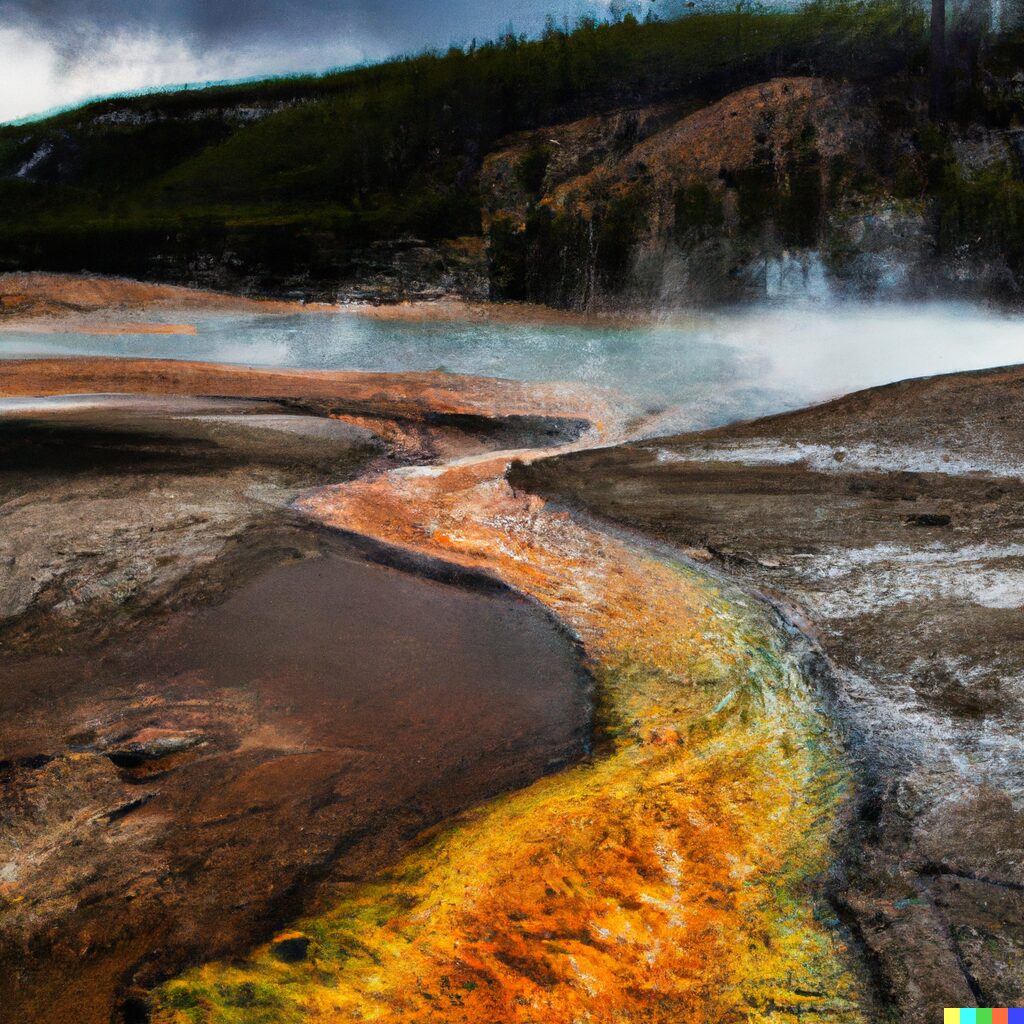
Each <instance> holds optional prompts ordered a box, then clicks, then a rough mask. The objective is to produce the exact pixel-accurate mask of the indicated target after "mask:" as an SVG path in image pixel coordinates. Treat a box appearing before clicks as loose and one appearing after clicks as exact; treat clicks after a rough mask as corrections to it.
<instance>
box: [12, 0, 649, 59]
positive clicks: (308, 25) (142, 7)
mask: <svg viewBox="0 0 1024 1024" xmlns="http://www.w3.org/2000/svg"><path fill="white" fill-rule="evenodd" d="M648 2H650V0H648ZM610 6H613V4H612V3H606V2H601V0H591V2H588V0H0V12H2V14H3V20H4V21H5V22H6V23H7V24H8V25H16V26H19V27H22V28H24V29H26V30H29V31H32V32H34V33H38V34H41V35H44V36H45V37H47V39H48V40H49V41H50V42H51V43H52V44H54V45H55V46H56V47H58V48H59V49H61V50H62V51H63V52H64V54H65V56H67V57H71V56H73V54H74V52H75V51H76V50H77V49H78V48H80V47H89V46H91V45H92V44H93V41H94V40H95V38H96V37H97V36H102V35H104V34H107V33H113V32H125V31H127V32H152V33H158V34H160V35H163V36H167V37H169V38H184V39H187V40H188V41H189V44H190V45H191V46H193V47H195V48H197V49H200V50H202V49H207V48H209V49H220V48H222V47H224V46H230V45H240V46H247V47H249V46H253V45H261V44H262V45H263V46H266V47H281V46H282V44H283V45H286V46H287V45H294V44H300V46H302V47H309V46H310V45H311V44H313V43H318V44H321V43H323V42H324V40H325V38H337V39H338V40H339V42H340V41H342V40H344V41H345V42H347V43H349V44H352V43H356V44H362V46H363V47H364V48H365V49H366V50H367V51H368V52H370V51H373V52H377V51H384V52H395V53H398V52H406V51H409V50H418V49H421V48H423V47H424V46H443V45H445V44H446V43H448V42H449V41H451V40H456V41H466V40H468V39H470V38H471V37H473V36H479V37H490V36H493V35H494V34H496V33H497V32H499V31H501V30H502V29H503V28H504V27H505V26H506V25H507V24H508V23H509V22H511V23H512V24H513V25H514V26H515V28H516V29H517V31H525V32H532V31H536V29H537V28H538V27H539V26H540V25H541V24H542V22H543V19H544V16H545V15H546V14H548V13H551V14H553V15H555V16H556V17H559V18H561V17H562V16H569V17H575V16H577V15H579V14H581V13H585V12H586V11H587V10H591V11H593V12H594V13H596V14H602V13H605V12H607V11H608V9H609V7H610ZM281 56H282V57H286V54H285V53H282V54H281Z"/></svg>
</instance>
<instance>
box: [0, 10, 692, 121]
mask: <svg viewBox="0 0 1024 1024" xmlns="http://www.w3.org/2000/svg"><path fill="white" fill-rule="evenodd" d="M672 2H673V0H0V122H3V121H10V120H15V119H17V118H22V117H26V116H29V115H32V114H38V113H41V112H43V111H45V110H50V109H52V108H54V107H59V106H66V105H70V104H74V103H79V102H82V101H84V100H87V99H92V98H95V97H97V96H104V95H109V94H112V93H118V92H125V91H132V90H136V89H144V88H151V87H154V86H161V85H171V84H173V85H178V84H185V83H196V82H206V81H218V80H222V79H232V78H245V77H250V76H254V75H270V74H284V73H289V72H298V71H320V70H326V69H328V68H333V67H345V66H349V65H352V64H358V63H361V62H364V61H375V60H380V59H382V58H385V57H388V56H393V55H396V54H403V53H412V52H418V51H420V50H423V49H425V48H427V47H447V46H448V45H449V44H450V43H459V44H463V43H468V42H469V41H470V40H471V39H473V38H474V37H476V38H478V39H490V38H493V37H494V36H496V35H498V34H500V33H501V32H503V31H504V30H505V29H506V28H507V27H508V26H509V24H510V23H511V25H512V26H513V28H514V30H515V31H516V32H520V33H528V34H534V33H536V32H538V31H539V30H540V29H541V27H542V26H543V23H544V18H545V16H546V15H547V14H551V15H553V16H555V17H556V18H557V19H559V20H561V19H562V18H564V17H568V18H569V19H571V20H574V19H575V18H577V17H579V16H580V15H585V14H592V15H595V16H597V17H608V16H614V15H615V14H617V13H623V12H624V11H625V10H630V9H632V10H637V11H644V10H647V9H648V8H650V7H651V6H652V5H653V8H654V10H657V9H658V5H659V4H663V5H664V4H670V3H672Z"/></svg>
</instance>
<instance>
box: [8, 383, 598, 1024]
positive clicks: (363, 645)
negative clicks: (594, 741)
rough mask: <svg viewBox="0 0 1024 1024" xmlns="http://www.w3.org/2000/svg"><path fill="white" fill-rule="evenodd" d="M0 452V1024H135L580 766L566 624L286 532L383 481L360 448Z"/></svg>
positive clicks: (296, 421)
mask: <svg viewBox="0 0 1024 1024" xmlns="http://www.w3.org/2000/svg"><path fill="white" fill-rule="evenodd" d="M473 443H476V442H472V441H470V445H471V446H472V444H473ZM0 449H2V453H3V455H2V459H0V466H2V469H0V521H2V523H3V526H2V528H0V552H2V554H0V558H2V561H0V600H2V602H3V621H2V624H0V644H2V646H0V723H2V727H0V804H2V806H3V812H4V828H3V829H2V832H0V962H2V963H3V965H4V970H3V971H2V972H0V1005H2V1006H3V1008H4V1010H3V1016H4V1019H5V1020H8V1019H9V1020H11V1021H18V1022H19V1024H20V1022H22V1021H24V1022H34V1021H46V1022H48V1024H49V1022H63V1021H75V1022H76V1024H87V1022H89V1024H91V1022H96V1024H100V1022H102V1024H107V1022H108V1021H111V1020H114V1021H122V1020H126V1021H129V1020H130V1021H135V1020H142V1019H145V1012H146V1011H145V1005H146V1004H145V997H144V994H143V993H144V990H146V989H148V988H150V987H152V986H153V985H155V984H157V983H159V982H160V981H161V980H163V979H164V978H166V977H168V976H169V975H171V974H173V973H175V972H177V971H179V970H181V969H183V968H184V967H186V966H187V965H189V964H191V963H196V962H200V961H203V960H206V959H209V958H211V957H217V956H225V955H234V954H235V953H237V952H239V951H241V950H244V949H246V948H248V947H249V946H250V945H251V944H252V943H253V942H254V941H259V940H260V939H261V938H262V937H264V936H266V935H269V934H271V933H272V931H273V930H274V929H275V928H277V927H279V926H280V924H281V923H282V922H283V921H285V920H288V919H290V918H292V917H294V916H295V915H297V914H299V913H301V912H302V911H303V910H304V909H308V908H309V907H310V906H312V905H313V904H315V902H316V900H317V899H318V898H324V899H331V898H333V897H334V896H336V894H337V892H338V891H339V890H344V889H345V888H346V887H347V886H348V885H350V884H352V882H353V881H354V880H357V879H358V878H360V877H362V876H363V875H364V874H365V873H366V872H369V871H372V870H373V869H374V868H376V867H378V866H379V865H380V864H381V863H383V862H385V861H387V860H389V859H390V858H393V857H394V856H396V855H397V853H398V852H400V851H401V850H402V849H404V848H405V847H406V846H407V845H408V844H409V843H410V842H412V841H413V839H414V838H415V837H416V836H417V835H418V834H419V833H420V832H421V830H423V829H424V828H426V827H428V826H430V825H431V824H433V823H435V822H437V821H440V820H442V819H444V818H446V817H449V816H451V815H452V814H455V813H457V812H459V811H460V810H462V809H464V808H466V807H468V806H471V805H472V804H474V803H476V802H478V801H479V800H480V799H482V798H484V797H487V796H489V795H492V794H494V793H497V792H500V791H502V790H504V789H508V788H511V787H514V786H517V785H520V784H522V783H524V782H526V781H529V780H530V779H533V778H535V777H537V776H538V775H540V774H543V773H544V772H547V771H552V770H554V769H556V768H557V767H559V766H560V765H562V764H564V763H566V761H567V760H571V759H573V758H574V757H577V756H579V755H580V754H581V753H582V752H583V751H584V750H585V748H586V745H587V742H588V737H589V721H590V711H589V699H588V685H589V683H588V679H587V677H586V676H585V675H584V674H583V672H582V670H581V669H580V668H579V665H578V660H577V653H576V650H575V647H574V646H573V644H572V643H571V642H570V641H569V639H568V638H567V637H566V636H564V634H563V633H562V632H561V631H560V630H559V629H558V628H557V627H556V626H555V625H554V624H553V622H552V621H551V620H550V619H549V618H548V617H547V616H546V615H544V614H543V613H541V612H540V611H539V610H538V609H536V608H535V607H534V606H532V605H530V604H529V603H527V602H525V601H523V600H518V599H515V598H513V597H512V596H511V595H510V594H509V593H508V592H506V591H503V590H502V589H501V588H500V587H497V585H495V584H494V583H493V582H491V584H490V585H484V584H483V582H481V581H477V580H476V579H475V578H474V577H471V576H469V575H467V576H465V577H460V578H458V579H453V580H450V581H448V582H441V581H439V580H432V579H425V578H420V577H415V576H412V575H410V574H408V573H405V572H401V571H399V570H397V569H394V568H390V567H388V566H387V565H386V564H382V563H384V562H386V558H385V556H384V554H382V553H381V552H377V553H375V556H374V558H375V563H376V564H371V562H370V561H368V560H367V558H366V556H365V554H364V553H363V552H361V551H359V550H357V549H356V547H355V546H354V545H353V544H352V543H350V542H347V541H346V540H344V539H343V538H342V537H340V536H339V535H338V534H335V533H332V532H329V531H323V530H318V529H315V528H313V527H311V526H310V525H308V524H307V523H305V521H303V520H301V519H300V518H299V517H298V516H297V515H295V514H293V513H291V512H289V511H288V507H287V506H288V503H289V502H290V501H291V500H292V499H293V498H294V496H295V494H296V493H297V492H298V490H300V489H301V488H303V487H308V486H312V485H314V484H317V483H320V482H322V481H323V480H325V479H330V480H338V479H344V478H346V477H348V476H351V475H353V474H354V473H356V472H359V471H365V470H366V468H367V466H368V464H370V463H372V460H381V461H382V462H383V463H385V464H386V462H387V456H386V454H385V452H384V450H383V449H382V447H381V446H380V444H378V443H376V442H373V441H372V438H371V435H370V434H369V433H368V431H367V430H366V429H364V428H362V427H359V426H356V425H354V424H351V423H345V422H339V421H336V420H327V419H321V418H316V417H311V416H304V415H298V414H296V412H295V409H294V408H293V407H291V406H289V405H287V404H285V405H281V404H280V403H275V402H252V401H248V400H244V401H239V400H231V401H220V400H216V401H215V400H206V399H203V400H191V399H190V400H179V399H173V398H159V399H157V398H154V399H150V400H145V401H142V400H139V399H131V400H127V399H116V400H115V399H110V400H107V399H95V400H93V399H90V400H89V401H88V402H85V403H84V405H83V403H82V401H80V400H76V401H75V402H70V401H69V402H66V403H64V405H63V407H61V406H60V405H58V406H56V407H54V406H44V407H43V408H37V407H31V408H29V407H26V406H23V407H22V408H21V409H20V411H18V412H17V414H16V415H11V414H10V410H8V415H6V416H4V417H3V418H0ZM300 939H301V937H297V940H296V942H294V943H292V945H290V946H288V947H287V948H286V949H283V950H282V955H288V956H293V957H295V956H298V955H299V946H300V945H301V941H299V940H300Z"/></svg>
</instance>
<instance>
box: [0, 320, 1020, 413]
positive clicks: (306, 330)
mask: <svg viewBox="0 0 1024 1024" xmlns="http://www.w3.org/2000/svg"><path fill="white" fill-rule="evenodd" d="M168 315H169V318H170V319H172V320H173V321H174V322H191V323H195V324H196V327H197V334H196V336H194V337H191V336H186V335H159V334H125V335H91V334H76V333H49V334H37V333H0V359H2V358H24V357H30V356H47V355H49V356H52V355H103V356H137V357H147V358H162V359H195V360H209V361H214V362H223V363H237V364H242V365H247V366H266V367H294V368H307V369H332V370H378V371H396V372H397V371H409V370H442V371H446V372H450V373H460V374H479V375H483V376H488V377H505V378H512V379H516V380H522V381H566V382H570V383H574V384H577V385H580V386H584V387H587V388H591V389H601V390H608V391H613V392H615V393H617V395H618V400H619V401H620V402H621V403H622V405H623V406H624V407H626V408H628V409H630V410H631V411H636V412H637V413H644V414H648V415H649V414H651V413H657V414H660V416H659V417H658V419H657V420H656V422H657V423H658V426H659V430H660V429H664V430H669V429H683V428H689V427H696V426H707V425H716V424H719V423H724V422H728V421H730V420H735V419H738V418H746V417H752V416H758V415H762V414H765V413H769V412H776V411H781V410H785V409H790V408H795V407H798V406H801V405H806V404H808V403H810V402H815V401H820V400H823V399H825V398H829V397H832V396H834V395H837V394H841V393H844V392H848V391H851V390H855V389H857V388H862V387H869V386H872V385H876V384H884V383H888V382H890V381H893V380H899V379H903V378H906V377H913V376H924V375H928V374H933V373H943V372H951V371H955V370H967V369H977V368H982V367H988V366H997V365H1005V364H1009V363H1018V362H1024V320H1022V319H1020V318H1014V317H1008V316H1004V315H1001V314H997V313H994V312H990V311H987V310H984V309H978V308H972V307H963V306H935V305H932V306H873V307H855V306H854V307H838V308H832V309H827V308H797V309H790V310H785V309H782V310H780V309H774V308H773V309H768V310H750V311H743V312H737V313H722V314H717V315H714V316H707V317H702V318H693V319H686V320H675V321H665V322H663V323H659V324H656V325H651V326H638V327H594V326H575V325H571V326H566V325H528V324H495V323H482V322H434V321H431V322H404V321H388V320H377V319H373V318H372V317H364V316H359V315H355V314H351V313H344V312H341V313H301V314H294V315H259V316H253V315H237V314H221V313H217V314H211V313H209V312H204V313H199V314H188V313H187V312H185V313H183V312H182V311H181V310H175V311H174V312H173V314H168ZM2 373H3V370H2V363H0V377H2Z"/></svg>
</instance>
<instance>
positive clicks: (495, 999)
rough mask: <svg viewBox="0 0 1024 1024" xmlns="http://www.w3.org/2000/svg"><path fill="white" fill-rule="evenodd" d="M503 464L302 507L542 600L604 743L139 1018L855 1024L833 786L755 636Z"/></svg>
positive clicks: (741, 608)
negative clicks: (830, 866) (828, 891)
mask: <svg viewBox="0 0 1024 1024" xmlns="http://www.w3.org/2000/svg"><path fill="white" fill-rule="evenodd" d="M508 460H509V456H508V453H504V454H500V455H491V456H487V457H476V458H471V459H464V460H461V461H459V462H455V463H452V464H449V465H446V466H443V467H426V468H412V469H403V470H397V471H393V472H390V473H387V474H384V475H382V476H379V477H377V478H375V479H364V480H360V481H356V482H354V483H350V484H345V485H341V486H338V487H333V488H327V489H324V490H322V491H319V492H316V493H315V494H313V495H311V496H309V497H307V498H306V499H304V500H303V501H302V502H301V504H300V507H301V508H303V509H304V510H305V511H306V512H307V513H308V514H309V515H310V516H312V517H314V518H316V519H318V520H320V521H322V522H325V523H327V524H330V525H334V526H337V527H340V528H343V529H345V530H349V531H354V532H356V533H360V534H365V535H367V536H371V537H374V538H377V539H379V540H382V541H385V542H387V543H390V544H394V545H398V546H400V547H403V548H406V549H411V550H415V551H418V552H422V553H424V554H428V555H432V556H439V557H442V558H444V559H446V560H448V561H450V562H455V563H458V564H460V565H464V566H471V567H474V568H479V569H484V570H486V571H489V572H491V573H494V574H495V575H497V576H499V577H500V578H501V579H503V580H504V581H505V582H507V583H508V584H509V585H511V586H513V587H515V588H517V589H519V590H521V591H522V592H524V593H526V594H529V595H531V596H532V597H534V598H535V599H537V600H539V601H540V602H542V603H543V604H545V605H546V606H547V607H548V608H550V609H551V610H552V611H553V612H554V613H555V614H556V615H557V616H558V617H559V618H560V619H561V620H562V621H563V622H564V623H565V624H566V625H567V626H568V627H569V628H570V629H571V630H572V631H573V632H574V633H575V634H576V635H577V636H578V637H579V639H580V640H581V641H582V643H583V645H584V647H585V650H586V654H587V658H588V662H589V664H590V666H591V668H592V670H593V672H594V674H595V677H596V680H597V687H598V706H599V709H600V720H601V725H602V728H603V729H604V732H605V735H606V737H607V741H608V742H607V744H606V746H605V747H604V748H603V749H602V750H601V752H600V754H599V756H597V757H595V759H594V760H593V761H591V762H589V763H586V764H584V765H581V766H578V767H575V768H572V769H569V770H567V771H565V772H562V773H560V774H558V775H556V776H552V777H550V778H547V779H543V780H541V781H539V782H538V783H536V784H534V785H533V786H531V787H529V788H528V789H526V790H525V791H523V792H521V793H517V794H513V795H511V796H508V797H505V798H502V799H500V800H498V801H495V802H493V803H491V804H489V805H487V806H485V807H484V808H482V809H480V810H479V811H478V812H477V813H476V814H474V815H471V816H468V817H467V819H466V820H464V821H461V822H458V823H455V825H454V826H453V827H452V828H451V829H450V830H449V831H448V832H446V833H444V834H442V835H441V836H440V837H438V838H436V839H435V840H434V841H432V842H431V843H430V844H428V845H426V846H425V847H423V848H422V849H421V850H419V851H418V852H416V853H414V854H413V855H411V856H410V857H408V858H406V859H405V860H404V861H403V862H401V863H400V864H399V865H397V866H396V867H395V868H394V869H392V870H391V871H389V872H387V873H385V874H384V875H383V876H382V877H381V878H380V879H378V880H377V881H376V882H374V883H372V884H366V885H362V886H357V887H355V888H354V889H353V891H352V892H351V893H350V894H349V895H348V896H346V897H344V898H343V899H341V901H340V902H339V904H338V905H337V906H336V907H335V908H333V909H332V910H329V911H328V912H327V913H325V914H323V915H321V916H318V917H315V918H312V919H310V920H308V921H305V922H300V923H299V924H298V927H299V928H300V929H301V930H302V931H303V933H304V934H305V935H307V936H308V937H309V938H310V940H311V945H310V953H309V956H308V957H307V959H306V960H304V961H303V962H301V963H299V964H284V963H282V962H280V960H278V959H277V958H276V957H275V955H274V953H273V950H272V948H271V947H264V948H263V949H261V950H259V951H257V953H256V954H255V956H254V958H253V959H252V960H251V961H250V962H249V963H248V964H244V965H235V966H226V965H210V966H209V967H206V968H203V969H201V970H200V971H198V972H194V973H193V974H191V975H188V976H186V977H185V978H184V979H182V980H180V981H176V982H172V983H170V984H169V985H167V986H165V987H164V988H163V989H161V990H160V992H159V993H158V996H157V998H158V1011H157V1017H156V1019H157V1021H159V1022H165V1021H173V1022H176V1024H178V1022H180V1024H184V1022H207V1021H209V1022H216V1024H233V1022H236V1021H250V1020H252V1021H256V1020H259V1021H267V1022H269V1021H274V1022H275V1024H291V1022H300V1021H316V1022H328V1021H331V1022H337V1021H346V1020H362V1021H365V1020H378V1021H389V1022H390V1021H395V1022H399V1021H401V1022H409V1024H412V1022H420V1024H427V1022H430V1024H442V1022H445V1024H448V1022H461V1024H489V1022H517V1024H563V1022H564V1024H569V1022H572V1024H577V1022H578V1024H584V1022H587V1024H610V1022H626V1021H629V1022H640V1021H643V1022H645V1024H669V1022H672V1024H680V1022H693V1024H698V1022H710V1021H713V1022H715V1024H728V1022H735V1021H768V1020H771V1021H773V1022H796V1021H797V1020H798V1019H806V1018H808V1017H813V1018H815V1019H818V1020H823V1021H830V1022H833V1024H846V1022H850V1024H852V1022H857V1021H859V1020H860V1019H861V1017H860V1014H859V1010H858V1008H857V992H856V986H855V984H854V982H853V979H852V977H851V975H850V973H849V971H848V970H847V968H846V966H845V962H844V957H843V949H842V944H841V942H839V941H838V939H837V937H836V934H835V932H834V931H832V930H831V929H830V927H829V926H828V925H826V924H824V923H822V922H821V921H820V920H818V918H817V916H816V912H817V911H819V910H820V909H821V907H820V904H819V903H818V902H817V901H816V899H815V897H814V891H815V889H814V886H815V883H814V878H815V876H816V875H817V874H818V873H820V872H821V871H823V870H824V869H825V867H826V866H827V863H828V856H829V841H830V836H831V834H832V831H833V828H834V825H835V822H836V814H837V810H836V808H837V804H838V803H839V801H840V800H841V795H842V793H843V791H844V786H845V775H844V773H843V771H842V769H841V768H840V767H839V766H838V763H837V760H836V751H835V749H834V747H833V745H832V741H831V739H830V735H829V733H828V730H827V727H826V723H825V722H824V720H823V719H822V718H821V717H820V715H818V713H817V712H816V711H815V709H814V708H813V706H812V701H811V700H810V698H809V695H808V694H807V692H806V690H805V688H804V686H803V683H802V679H801V677H800V676H799V675H798V673H797V672H796V671H795V668H794V665H793V663H792V661H791V660H790V656H789V655H788V654H787V652H786V650H785V645H784V643H783V641H782V640H781V639H780V636H779V633H778V631H777V630H775V629H774V627H773V626H772V625H771V624H770V623H769V622H768V620H767V618H766V616H765V613H764V611H763V609H760V608H759V607H758V606H756V605H754V604H753V603H752V602H749V601H746V600H744V598H743V597H742V596H741V595H739V594H737V593H733V592H730V593H729V594H723V593H722V592H721V591H720V588H719V587H718V586H717V585H715V584H713V583H711V582H710V581H709V580H708V579H707V578H706V577H702V576H700V575H699V574H698V573H696V572H695V571H693V570H690V569H687V568H686V567H684V566H681V565H679V564H678V563H676V562H674V561H672V560H669V559H665V558H662V557H658V556H656V555H654V554H652V553H651V552H650V551H648V550H646V549H645V548H643V547H640V546H637V545H634V544H631V543H629V542H626V541H623V540H620V539H617V538H614V537H612V536H609V535H607V534H605V533H603V532H602V531H600V530H599V529H597V528H590V527H587V526H585V525H582V524H581V523H579V522H577V521H576V520H574V519H573V518H571V517H570V516H569V515H567V514H565V513H562V512H559V511H557V510H555V509H552V508H549V507H548V506H547V505H546V504H545V503H544V502H543V501H542V500H541V499H539V498H537V497H534V496H527V495H520V494H516V493H514V492H513V491H512V489H511V488H510V487H509V485H508V484H507V482H506V481H505V480H504V477H503V474H504V472H505V469H506V467H507V464H508ZM245 1007H250V1008H252V1007H255V1008H256V1009H254V1010H252V1012H251V1013H249V1011H247V1010H246V1009H245Z"/></svg>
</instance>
